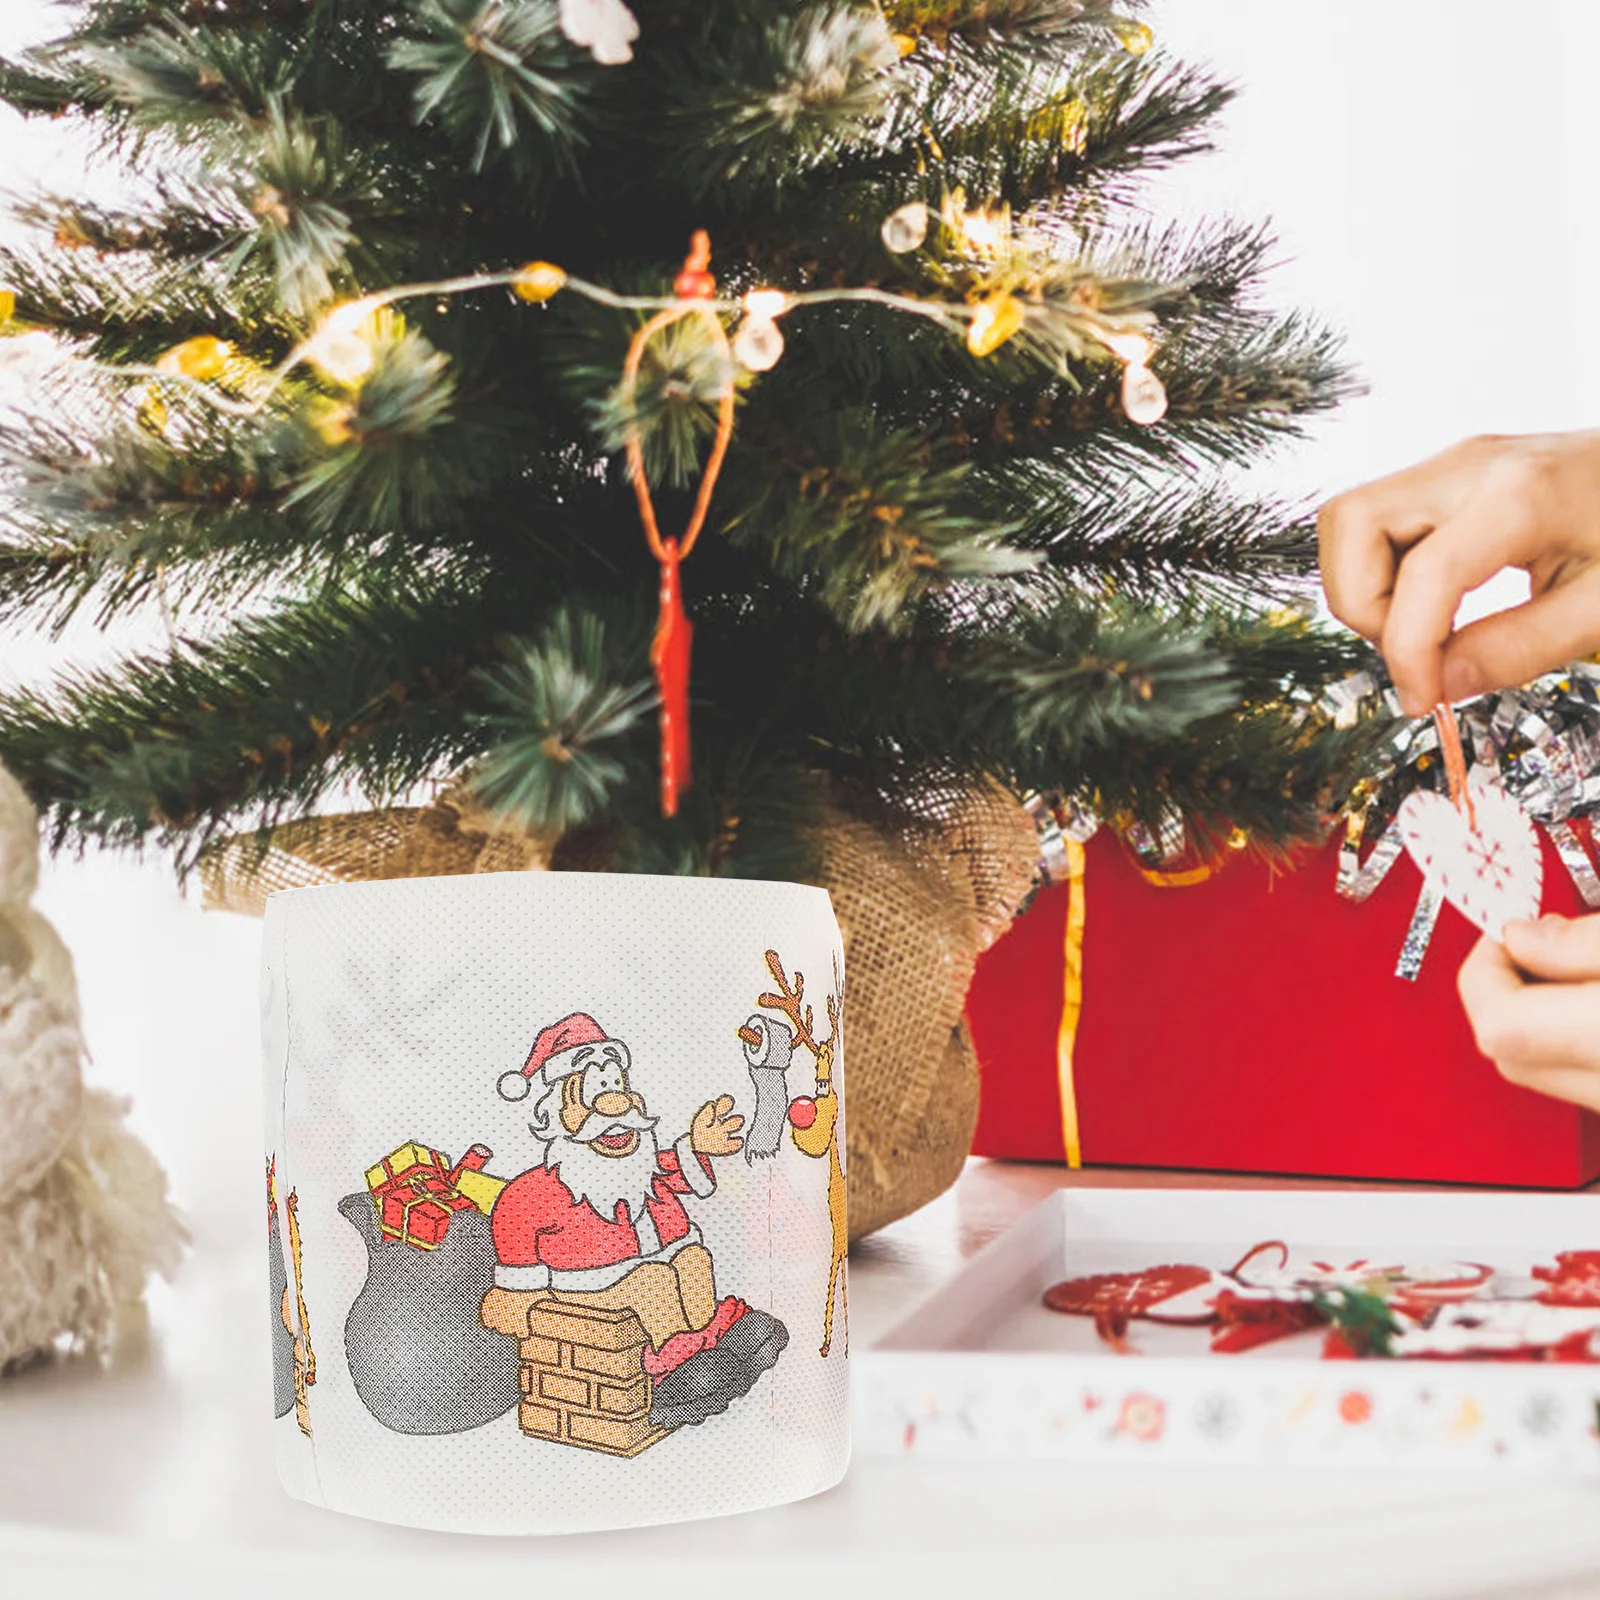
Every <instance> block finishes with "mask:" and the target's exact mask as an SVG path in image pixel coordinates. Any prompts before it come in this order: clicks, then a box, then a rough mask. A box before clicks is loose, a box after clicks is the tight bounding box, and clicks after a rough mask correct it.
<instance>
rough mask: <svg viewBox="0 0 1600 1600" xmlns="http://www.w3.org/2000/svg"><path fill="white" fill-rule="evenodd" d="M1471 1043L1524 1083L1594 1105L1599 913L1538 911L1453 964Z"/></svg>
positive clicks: (1597, 1093)
mask: <svg viewBox="0 0 1600 1600" xmlns="http://www.w3.org/2000/svg"><path fill="white" fill-rule="evenodd" d="M1458 984H1459V987H1460V990H1461V999H1462V1001H1463V1003H1464V1004H1465V1006H1466V1009H1467V1017H1468V1019H1469V1020H1470V1021H1471V1023H1472V1031H1473V1033H1474V1034H1475V1035H1476V1037H1477V1041H1478V1048H1479V1049H1480V1050H1481V1051H1483V1053H1484V1054H1485V1055H1486V1056H1488V1057H1489V1058H1490V1060H1492V1061H1493V1062H1494V1064H1495V1065H1496V1066H1497V1067H1498V1068H1499V1069H1500V1072H1501V1075H1502V1076H1503V1077H1505V1078H1507V1079H1508V1080H1509V1081H1510V1082H1512V1083H1515V1084H1520V1085H1521V1086H1522V1087H1523V1088H1525V1089H1534V1090H1537V1091H1538V1092H1539V1093H1540V1094H1548V1095H1553V1096H1555V1098H1556V1099H1558V1100H1571V1101H1573V1102H1574V1103H1575V1104H1577V1105H1580V1106H1588V1107H1589V1108H1590V1109H1591V1110H1595V1111H1600V916H1593V917H1577V918H1574V919H1568V918H1566V917H1555V916H1550V917H1541V918H1539V920H1538V921H1537V922H1512V923H1508V924H1507V925H1506V929H1505V945H1504V946H1503V947H1502V946H1500V945H1498V944H1496V943H1495V942H1494V941H1493V940H1492V939H1484V940H1483V941H1482V942H1481V943H1480V944H1479V945H1478V947H1477V949H1475V950H1474V951H1473V952H1472V954H1471V955H1470V956H1468V957H1467V960H1466V964H1465V965H1464V966H1463V967H1462V969H1461V976H1460V978H1459V980H1458Z"/></svg>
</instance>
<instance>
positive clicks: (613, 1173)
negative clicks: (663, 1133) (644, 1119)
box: [544, 1128, 656, 1222]
mask: <svg viewBox="0 0 1600 1600" xmlns="http://www.w3.org/2000/svg"><path fill="white" fill-rule="evenodd" d="M638 1133H639V1147H638V1149H636V1150H635V1151H634V1152H633V1153H632V1154H631V1155H626V1156H607V1155H602V1154H601V1153H600V1152H599V1151H598V1150H596V1149H595V1148H594V1147H593V1146H592V1145H587V1144H579V1143H578V1142H577V1141H576V1140H573V1139H567V1138H561V1139H555V1140H553V1141H552V1142H551V1143H550V1144H549V1145H547V1146H546V1147H545V1155H544V1164H545V1165H546V1166H547V1167H548V1168H549V1169H550V1170H551V1171H552V1172H554V1173H556V1174H557V1175H558V1176H559V1177H560V1179H561V1181H562V1182H563V1183H564V1184H565V1185H566V1186H567V1188H568V1189H570V1190H571V1191H572V1197H573V1199H574V1200H587V1201H588V1202H589V1204H590V1205H591V1206H593V1207H594V1209H595V1210H596V1211H597V1212H599V1213H600V1215H601V1216H602V1217H604V1218H605V1219H606V1221H607V1222H610V1221H611V1220H612V1219H613V1218H614V1217H615V1216H616V1214H617V1202H618V1201H619V1200H626V1201H627V1202H628V1211H629V1215H630V1216H635V1217H637V1216H638V1215H640V1213H642V1212H643V1210H644V1205H645V1201H646V1200H647V1199H648V1198H649V1195H650V1186H651V1184H652V1183H653V1182H654V1181H655V1175H656V1136H655V1134H654V1133H653V1132H651V1131H650V1130H649V1129H647V1128H641V1129H639V1130H638Z"/></svg>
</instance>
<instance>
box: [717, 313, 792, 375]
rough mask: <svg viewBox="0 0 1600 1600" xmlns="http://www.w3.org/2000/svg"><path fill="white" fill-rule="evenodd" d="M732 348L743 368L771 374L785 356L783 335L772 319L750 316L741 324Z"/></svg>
mask: <svg viewBox="0 0 1600 1600" xmlns="http://www.w3.org/2000/svg"><path fill="white" fill-rule="evenodd" d="M730 348H731V349H732V350H733V357H734V360H735V361H737V362H738V363H739V365H740V366H741V367H744V368H745V369H746V370H748V371H750V372H770V371H771V370H772V368H773V367H775V366H777V364H778V358H779V357H780V356H781V355H782V354H783V335H782V334H781V333H780V332H779V331H778V325H777V323H776V322H774V321H773V320H772V318H771V317H757V316H748V317H746V318H745V319H744V321H743V322H741V323H740V324H739V328H738V331H737V332H736V333H735V334H734V336H733V340H732V343H731V346H730Z"/></svg>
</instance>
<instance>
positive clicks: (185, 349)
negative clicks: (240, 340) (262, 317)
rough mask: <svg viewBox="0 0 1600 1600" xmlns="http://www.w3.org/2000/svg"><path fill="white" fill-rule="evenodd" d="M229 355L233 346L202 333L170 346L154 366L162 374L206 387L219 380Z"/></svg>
mask: <svg viewBox="0 0 1600 1600" xmlns="http://www.w3.org/2000/svg"><path fill="white" fill-rule="evenodd" d="M232 355H233V346H232V345H231V344H229V343H228V341H227V340H226V339H218V338H217V337H216V336H215V335H213V334H209V333H202V334H197V335H196V336H195V337H194V338H193V339H185V340H184V341H183V343H182V344H177V345H174V346H173V347H172V348H171V349H170V350H169V351H167V353H166V354H165V355H164V356H161V357H160V358H159V359H158V360H157V361H156V365H157V366H158V367H160V368H161V370H162V371H163V372H179V373H182V374H183V376H184V377H186V378H194V379H196V380H197V381H199V382H201V383H208V382H210V381H211V380H212V379H213V378H220V377H221V376H222V374H223V373H224V372H225V371H226V370H227V366H228V361H229V359H230V358H231V357H232Z"/></svg>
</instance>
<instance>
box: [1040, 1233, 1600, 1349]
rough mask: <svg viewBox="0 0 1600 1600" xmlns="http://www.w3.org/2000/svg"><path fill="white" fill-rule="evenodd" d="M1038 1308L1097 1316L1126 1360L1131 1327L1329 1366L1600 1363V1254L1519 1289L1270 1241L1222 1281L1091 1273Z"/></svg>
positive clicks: (1458, 1271)
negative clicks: (1139, 1324)
mask: <svg viewBox="0 0 1600 1600" xmlns="http://www.w3.org/2000/svg"><path fill="white" fill-rule="evenodd" d="M1044 1304H1045V1305H1046V1306H1047V1307H1048V1308H1049V1309H1050V1310H1052V1311H1059V1312H1063V1313H1065V1314H1067V1315H1080V1316H1091V1317H1093V1318H1094V1324H1095V1331H1096V1332H1097V1333H1098V1334H1099V1336H1100V1337H1101V1339H1103V1340H1104V1341H1105V1342H1106V1344H1108V1345H1109V1346H1110V1347H1111V1348H1112V1349H1114V1350H1116V1351H1117V1352H1118V1353H1119V1354H1123V1355H1137V1354H1139V1346H1138V1343H1137V1341H1136V1339H1133V1338H1130V1336H1129V1332H1128V1330H1129V1326H1130V1324H1131V1323H1132V1322H1134V1321H1136V1320H1140V1319H1142V1320H1144V1321H1147V1322H1152V1323H1165V1324H1168V1325H1187V1326H1191V1327H1197V1328H1205V1329H1206V1330H1208V1333H1209V1336H1210V1344H1209V1349H1210V1352H1211V1354H1213V1355H1242V1354H1243V1353H1244V1352H1246V1351H1248V1350H1254V1349H1256V1348H1257V1347H1259V1346H1261V1345H1266V1344H1272V1343H1274V1342H1276V1341H1277V1340H1280V1339H1286V1338H1290V1337H1292V1336H1295V1335H1305V1334H1316V1335H1320V1337H1321V1355H1322V1357H1323V1359H1325V1360H1348V1359H1357V1360H1371V1359H1391V1360H1435V1361H1443V1360H1463V1359H1472V1360H1479V1361H1582V1362H1594V1363H1600V1251H1570V1252H1567V1253H1566V1254H1563V1255H1561V1256H1558V1257H1557V1259H1556V1262H1555V1264H1554V1266H1548V1267H1535V1268H1534V1270H1533V1275H1532V1279H1531V1280H1530V1281H1529V1282H1527V1283H1524V1282H1520V1281H1517V1280H1510V1281H1507V1280H1504V1279H1502V1278H1501V1277H1499V1276H1498V1275H1497V1274H1496V1272H1495V1269H1494V1268H1493V1267H1489V1266H1485V1265H1483V1264H1481V1263H1478V1262H1469V1261H1442V1262H1406V1261H1402V1260H1387V1261H1386V1260H1382V1259H1378V1258H1374V1259H1371V1260H1368V1259H1367V1258H1365V1257H1359V1258H1356V1259H1354V1260H1351V1261H1347V1262H1343V1263H1340V1262H1333V1261H1321V1260H1311V1259H1303V1258H1301V1257H1298V1256H1296V1255H1294V1254H1293V1252H1291V1250H1290V1248H1289V1246H1288V1245H1287V1244H1285V1243H1284V1242H1283V1241H1282V1240H1278V1239H1271V1240H1267V1241H1265V1242H1264V1243H1261V1244H1258V1245H1255V1246H1253V1247H1252V1248H1251V1249H1249V1250H1247V1251H1246V1252H1245V1253H1244V1255H1243V1256H1241V1257H1240V1258H1239V1260H1238V1261H1237V1262H1236V1263H1235V1264H1234V1265H1233V1266H1232V1267H1230V1268H1228V1269H1227V1271H1225V1272H1216V1271H1214V1270H1212V1269H1211V1268H1209V1267H1204V1266H1199V1265H1196V1264H1189V1263H1185V1264H1180V1265H1171V1264H1168V1265H1163V1266H1154V1267H1150V1268H1147V1269H1143V1270H1138V1271H1132V1272H1113V1273H1096V1274H1093V1275H1091V1276H1088V1277H1081V1278H1068V1279H1065V1280H1063V1281H1062V1282H1060V1283H1056V1284H1052V1285H1051V1286H1050V1288H1048V1289H1047V1290H1045V1293H1044Z"/></svg>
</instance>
